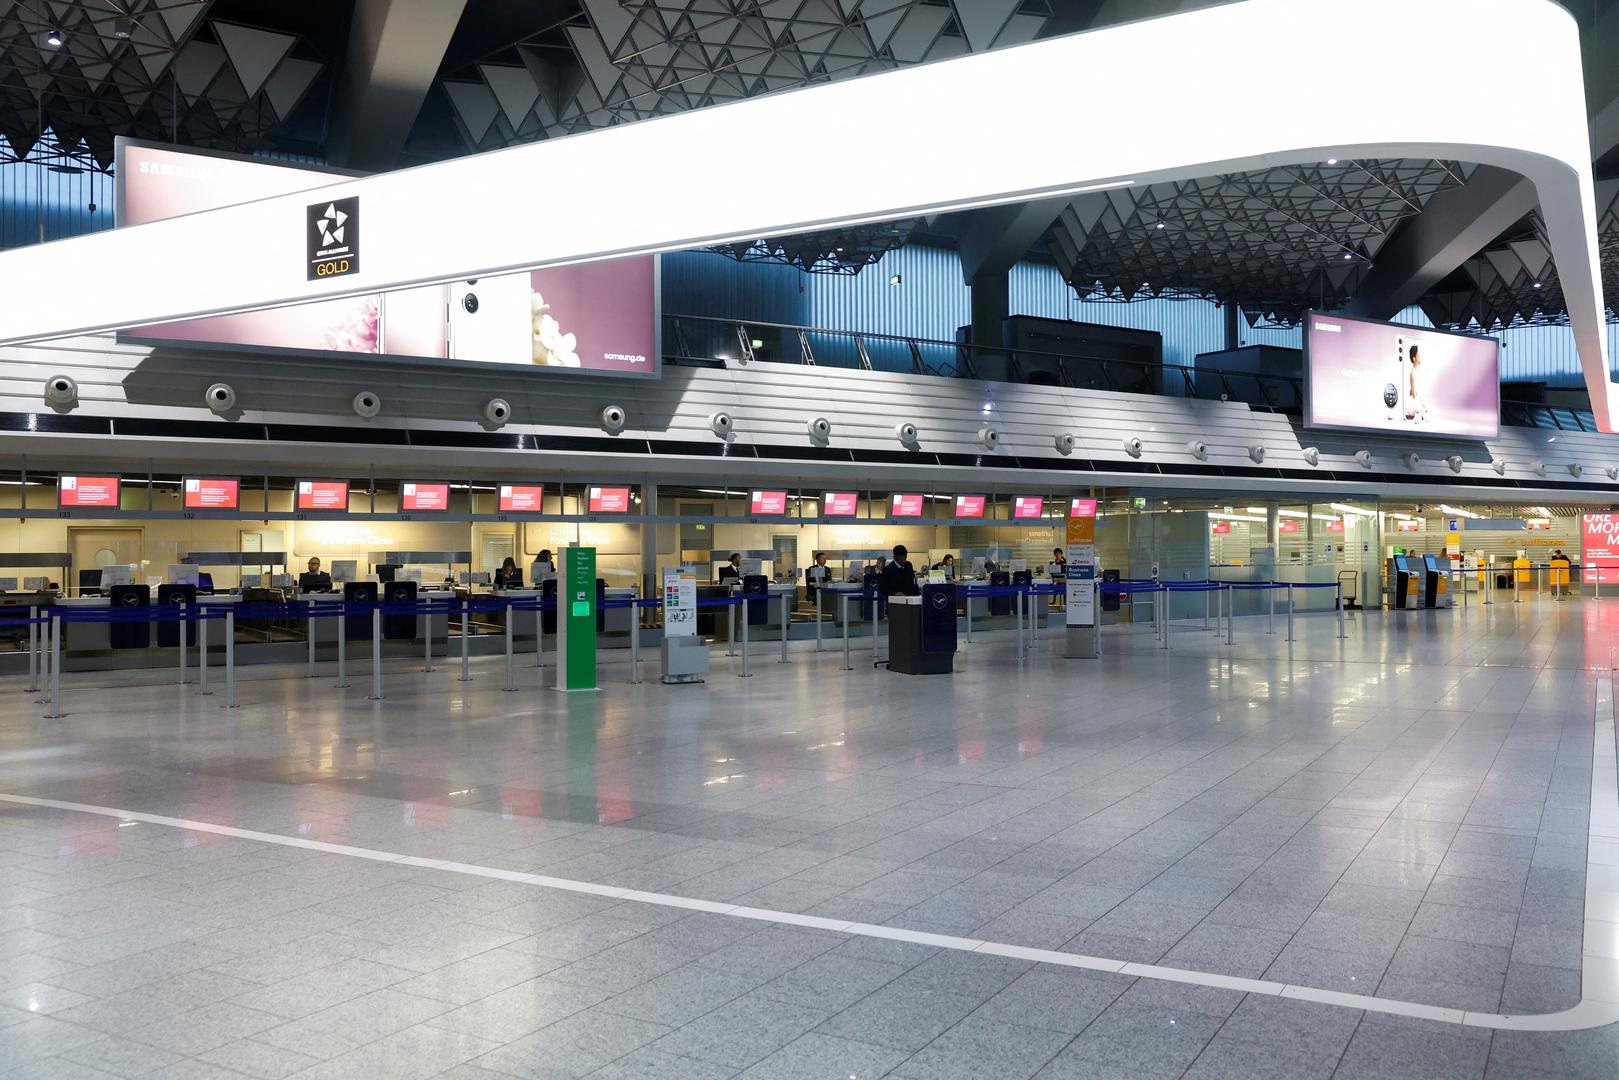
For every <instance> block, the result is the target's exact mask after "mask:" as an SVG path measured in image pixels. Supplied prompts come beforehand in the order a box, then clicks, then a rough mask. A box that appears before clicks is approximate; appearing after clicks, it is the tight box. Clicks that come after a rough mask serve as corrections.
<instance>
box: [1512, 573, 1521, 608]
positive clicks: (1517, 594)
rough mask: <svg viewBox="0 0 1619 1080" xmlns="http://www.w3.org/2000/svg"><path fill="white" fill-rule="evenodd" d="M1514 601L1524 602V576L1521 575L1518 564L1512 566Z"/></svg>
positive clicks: (1517, 602) (1515, 602)
mask: <svg viewBox="0 0 1619 1080" xmlns="http://www.w3.org/2000/svg"><path fill="white" fill-rule="evenodd" d="M1512 602H1513V603H1514V604H1521V603H1523V578H1522V577H1521V576H1520V571H1519V570H1518V568H1517V567H1516V566H1514V567H1513V568H1512Z"/></svg>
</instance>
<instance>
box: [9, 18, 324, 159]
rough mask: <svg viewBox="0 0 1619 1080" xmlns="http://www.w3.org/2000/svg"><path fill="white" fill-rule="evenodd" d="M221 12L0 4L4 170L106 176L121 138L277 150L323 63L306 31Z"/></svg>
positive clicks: (249, 149)
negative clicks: (18, 164)
mask: <svg viewBox="0 0 1619 1080" xmlns="http://www.w3.org/2000/svg"><path fill="white" fill-rule="evenodd" d="M211 5H212V0H0V136H4V140H5V141H4V145H0V163H3V162H6V161H26V160H38V159H39V157H40V153H41V152H43V153H46V154H49V155H52V156H65V157H69V158H72V159H74V160H75V161H76V162H77V163H78V164H79V165H82V166H83V167H88V168H99V169H102V170H107V169H109V168H110V167H111V165H112V156H113V139H114V138H115V137H116V136H118V135H128V136H133V137H137V138H146V139H159V140H165V141H170V142H178V143H183V144H185V145H189V146H200V147H210V148H222V149H233V150H240V151H253V150H258V149H263V148H266V147H269V146H270V145H271V143H270V136H271V134H272V132H273V131H274V129H275V128H276V126H277V125H278V124H280V122H281V121H282V120H283V119H285V118H286V117H287V116H288V115H289V114H290V113H291V112H292V110H293V109H294V108H296V107H297V105H298V103H299V102H300V101H301V100H302V99H303V97H304V95H305V94H306V93H307V92H308V90H309V88H310V86H311V84H312V83H313V82H314V81H315V77H316V76H317V75H319V74H320V72H321V71H322V70H323V68H324V67H325V64H324V63H323V62H322V61H321V60H319V59H316V58H312V57H309V56H306V55H304V54H305V53H306V52H307V51H308V50H307V49H306V48H304V47H302V41H301V39H300V38H299V37H298V36H297V35H295V34H287V33H281V32H276V31H270V30H262V29H259V28H256V27H251V26H243V25H239V24H237V23H233V22H227V21H224V20H220V19H213V18H210V17H209V10H210V7H211ZM53 40H55V41H58V42H59V44H54V45H53V44H51V42H52V41H53ZM47 132H49V133H50V140H49V141H50V143H51V144H52V145H50V146H47V147H44V148H40V147H39V145H38V144H40V142H41V140H42V139H44V138H45V137H46V133H47Z"/></svg>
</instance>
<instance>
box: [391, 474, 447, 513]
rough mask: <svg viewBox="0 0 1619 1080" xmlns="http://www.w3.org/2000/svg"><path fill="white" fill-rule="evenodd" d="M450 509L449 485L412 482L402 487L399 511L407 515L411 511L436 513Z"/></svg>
mask: <svg viewBox="0 0 1619 1080" xmlns="http://www.w3.org/2000/svg"><path fill="white" fill-rule="evenodd" d="M449 508H450V485H449V484H420V483H415V482H413V481H412V482H406V483H404V484H402V485H400V490H399V509H401V510H403V511H405V512H406V513H409V512H411V511H422V512H425V513H436V512H438V511H440V510H448V509H449Z"/></svg>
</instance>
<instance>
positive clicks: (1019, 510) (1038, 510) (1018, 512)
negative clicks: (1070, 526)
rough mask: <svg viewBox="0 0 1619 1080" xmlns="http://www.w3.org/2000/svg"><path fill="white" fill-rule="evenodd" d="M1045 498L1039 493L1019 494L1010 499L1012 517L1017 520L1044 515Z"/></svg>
mask: <svg viewBox="0 0 1619 1080" xmlns="http://www.w3.org/2000/svg"><path fill="white" fill-rule="evenodd" d="M1045 512H1046V500H1045V499H1044V498H1042V497H1041V496H1039V495H1019V496H1017V498H1015V499H1013V500H1012V517H1013V518H1014V519H1016V520H1019V521H1026V520H1028V519H1029V518H1037V517H1042V516H1044V515H1045Z"/></svg>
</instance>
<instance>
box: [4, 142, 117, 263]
mask: <svg viewBox="0 0 1619 1080" xmlns="http://www.w3.org/2000/svg"><path fill="white" fill-rule="evenodd" d="M112 200H113V179H112V177H111V176H108V175H107V174H105V173H98V172H89V171H86V172H77V173H63V172H52V171H51V170H50V169H49V168H47V167H46V166H44V165H39V164H35V163H33V162H18V163H14V164H9V165H0V248H12V247H22V246H23V245H25V244H37V243H39V242H40V241H41V240H47V241H49V240H60V239H62V238H63V237H67V236H78V235H79V234H80V233H87V232H95V231H96V230H98V229H105V228H110V227H111V226H112ZM92 203H94V204H95V210H94V211H92V210H91V209H90V205H91V204H92Z"/></svg>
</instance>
